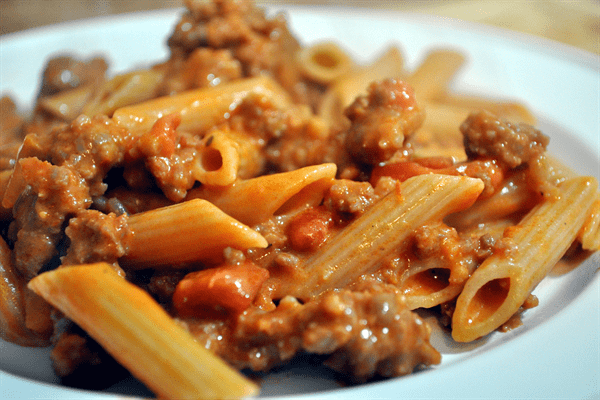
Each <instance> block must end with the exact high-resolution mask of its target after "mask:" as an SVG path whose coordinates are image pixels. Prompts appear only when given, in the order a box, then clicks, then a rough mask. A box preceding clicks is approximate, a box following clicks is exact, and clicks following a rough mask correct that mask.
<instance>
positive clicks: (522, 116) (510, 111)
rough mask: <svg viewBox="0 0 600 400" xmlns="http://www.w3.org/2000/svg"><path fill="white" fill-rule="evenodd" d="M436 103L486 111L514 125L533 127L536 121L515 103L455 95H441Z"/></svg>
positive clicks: (524, 108)
mask: <svg viewBox="0 0 600 400" xmlns="http://www.w3.org/2000/svg"><path fill="white" fill-rule="evenodd" d="M436 102H437V103H439V104H444V105H446V106H450V107H459V108H462V109H466V110H470V111H469V112H472V111H475V110H487V111H489V112H491V113H493V114H495V115H497V116H499V117H502V118H505V119H507V120H509V121H513V122H516V123H517V122H520V123H525V124H529V125H534V124H535V123H536V121H537V120H536V118H535V116H534V115H533V114H532V112H531V110H529V109H528V108H527V107H526V106H525V105H523V104H520V103H517V102H511V101H504V100H493V99H484V98H482V97H475V96H458V95H455V94H452V95H448V94H446V95H442V96H440V97H439V98H438V99H437V100H436Z"/></svg>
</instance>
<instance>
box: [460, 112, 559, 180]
mask: <svg viewBox="0 0 600 400" xmlns="http://www.w3.org/2000/svg"><path fill="white" fill-rule="evenodd" d="M460 131H461V132H462V134H463V137H464V144H465V151H466V153H467V156H468V157H469V159H475V158H477V157H480V156H483V157H494V158H496V159H498V160H499V161H500V162H503V163H504V164H506V165H507V166H508V167H509V168H515V167H518V166H519V165H521V164H523V163H527V162H529V161H531V160H533V159H535V158H537V157H538V156H539V155H540V154H542V153H543V152H544V151H545V150H546V146H548V142H549V141H550V139H549V138H548V137H547V136H546V135H544V134H543V133H542V132H540V131H539V130H537V129H535V128H534V127H532V126H530V125H527V124H513V123H511V122H508V121H505V120H504V119H502V118H499V117H496V116H495V115H493V114H492V113H490V112H488V111H480V112H477V113H473V114H471V115H469V117H468V118H467V119H466V120H465V122H463V124H462V125H461V126H460Z"/></svg>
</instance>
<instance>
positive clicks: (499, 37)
mask: <svg viewBox="0 0 600 400" xmlns="http://www.w3.org/2000/svg"><path fill="white" fill-rule="evenodd" d="M287 9H288V11H289V15H290V17H289V19H290V22H291V26H292V30H293V31H294V32H296V34H297V36H298V37H299V38H301V40H302V41H303V42H304V43H311V42H315V41H319V40H323V39H335V40H337V41H338V42H339V43H341V45H342V46H343V47H345V48H346V49H348V50H350V51H351V52H352V53H353V54H354V55H355V56H356V59H357V60H358V61H364V62H366V61H369V60H373V59H374V57H376V56H377V55H378V54H379V53H381V52H382V51H384V50H385V48H386V47H387V46H388V45H390V44H392V43H395V44H397V45H399V46H400V48H401V49H402V50H403V52H404V55H405V57H406V59H407V64H408V66H409V68H410V67H414V66H416V65H418V63H419V62H420V60H421V59H422V57H423V56H424V55H425V53H426V52H427V51H428V50H430V49H432V48H439V47H444V48H454V49H458V50H460V51H462V52H463V53H464V54H466V55H467V58H468V61H467V65H466V67H465V68H464V69H463V70H462V71H461V72H460V74H459V76H458V77H457V79H456V81H455V82H454V83H453V86H452V88H453V90H455V91H457V92H461V93H471V94H481V95H486V96H493V97H497V98H501V99H514V100H518V101H521V102H523V103H525V104H527V105H528V106H529V107H530V108H531V109H532V110H533V111H534V113H535V114H536V115H537V116H538V118H539V120H540V127H541V129H542V130H543V131H544V132H545V133H546V134H548V135H549V136H550V137H551V144H550V148H549V149H550V152H552V153H553V154H555V155H557V156H558V157H559V158H561V159H562V160H563V161H564V162H566V163H567V164H568V165H570V166H571V167H573V168H575V169H576V170H577V171H579V172H580V173H582V174H586V175H594V176H596V178H599V177H600V163H599V159H600V127H599V120H600V95H599V93H600V63H599V58H598V56H596V55H593V54H590V53H586V52H584V51H580V50H577V49H574V48H571V47H568V46H565V45H561V44H557V43H554V42H551V41H547V40H544V39H540V38H536V37H532V36H526V35H521V34H516V33H513V32H508V31H503V30H499V29H496V28H490V27H485V26H480V25H476V24H471V23H465V22H461V21H456V20H450V19H447V18H437V17H432V16H426V15H417V14H399V13H393V12H389V11H386V12H376V11H368V10H363V9H361V10H356V9H342V8H318V9H310V8H298V7H293V8H289V7H288V8H287ZM180 12H181V10H171V11H166V12H165V11H161V12H148V13H138V14H130V15H125V16H117V17H109V18H99V19H94V20H86V21H80V22H74V23H68V24H62V25H58V26H53V27H49V28H43V29H37V30H31V31H27V32H23V33H17V34H11V35H4V36H2V37H0V89H1V90H2V93H3V94H6V93H11V94H12V95H13V96H14V98H15V99H16V100H17V102H18V104H19V106H21V107H22V108H26V107H27V106H30V105H31V104H32V102H33V99H34V96H35V93H36V90H37V87H38V82H39V79H38V77H39V76H40V71H41V70H42V68H43V66H44V64H45V62H46V60H47V58H48V57H49V56H50V55H51V54H56V53H57V52H69V53H74V54H77V55H79V56H86V57H87V56H90V55H92V54H103V55H105V56H107V57H108V58H109V60H110V64H111V67H112V72H120V71H123V70H126V69H130V68H133V67H139V66H147V65H150V64H152V63H155V62H157V61H159V60H162V59H164V58H165V57H166V56H167V49H166V45H165V43H166V37H167V36H168V35H169V33H170V31H171V30H172V27H173V25H174V23H175V21H176V20H177V18H178V15H179V13H180ZM599 259H600V258H599V257H598V254H596V255H593V256H592V257H590V258H589V259H588V260H587V261H586V262H585V263H584V264H583V265H581V266H580V267H579V268H577V269H576V270H574V271H572V272H570V273H569V274H566V275H562V276H553V277H550V278H547V279H546V280H544V281H543V282H542V283H541V284H540V285H539V286H538V288H537V289H536V291H535V292H534V293H535V294H536V295H537V296H538V297H539V299H540V306H539V307H537V308H535V309H533V310H530V311H528V312H527V313H526V314H525V316H524V318H523V320H524V326H522V327H519V328H517V329H515V330H513V331H512V332H509V333H504V334H502V333H494V334H492V335H490V337H489V338H487V339H486V340H483V341H480V342H478V343H475V344H470V345H461V346H459V345H456V344H453V343H451V342H450V341H449V340H448V339H447V338H446V337H445V336H444V335H441V334H436V335H435V337H434V338H433V343H434V345H435V346H436V347H437V348H438V349H439V350H440V351H441V352H442V353H443V362H442V364H441V365H440V366H438V367H435V368H432V369H429V370H426V371H422V372H419V373H416V374H413V375H410V376H406V377H402V378H398V379H390V380H386V381H383V382H378V383H372V384H367V385H362V386H358V387H352V388H343V389H338V388H337V384H336V383H335V381H333V380H330V379H329V377H328V374H327V373H324V372H323V371H322V370H316V371H315V370H310V369H306V368H303V367H302V368H301V367H291V368H288V369H284V370H282V371H280V372H278V373H277V374H273V375H269V376H268V377H267V378H266V379H265V380H264V381H263V382H262V383H263V396H279V397H285V396H288V395H291V394H294V396H291V397H293V398H294V399H304V398H306V399H309V398H310V399H315V398H323V399H342V398H343V399H351V398H355V399H365V398H369V399H371V398H378V399H382V398H417V399H418V398H428V399H431V398H461V399H465V398H478V399H488V398H575V399H590V398H597V397H598V396H599V395H600V389H599V384H600V375H599V371H600V339H599V338H600V335H599V329H600V306H599V304H600V283H599V282H600V279H599V278H598V269H599ZM47 353H48V350H45V349H44V350H39V349H37V350H35V349H34V350H32V349H23V348H20V347H18V346H13V345H11V344H8V343H5V342H2V341H0V387H1V390H0V397H2V398H44V399H54V398H61V399H69V398H72V399H114V398H115V397H113V396H119V395H109V394H104V393H94V392H82V391H76V390H71V389H66V388H63V387H60V386H57V385H56V382H57V379H56V377H54V375H53V374H52V372H51V369H50V363H49V361H48V359H47ZM112 389H113V390H114V391H116V392H119V393H129V394H132V393H133V394H136V393H137V394H139V395H141V396H144V395H147V392H144V391H143V389H139V385H136V383H135V382H133V381H128V382H124V383H122V384H120V385H117V386H116V387H114V388H112Z"/></svg>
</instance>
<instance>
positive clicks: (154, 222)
mask: <svg viewBox="0 0 600 400" xmlns="http://www.w3.org/2000/svg"><path fill="white" fill-rule="evenodd" d="M128 223H129V227H130V229H131V231H132V235H131V239H130V241H129V242H128V245H129V246H128V252H127V254H126V255H125V256H124V257H123V258H122V263H123V264H124V265H125V266H127V267H131V268H149V267H156V266H167V265H168V266H172V267H177V266H179V265H184V264H186V263H191V262H198V261H207V262H218V261H220V260H221V259H222V257H223V250H224V249H225V248H227V247H232V248H235V249H240V250H246V249H248V248H254V247H259V248H265V247H267V246H268V243H267V241H266V240H265V238H264V237H262V236H261V235H260V234H259V233H258V232H256V231H254V230H252V229H250V228H249V227H248V226H246V225H244V224H242V223H241V222H239V221H238V220H236V219H234V218H232V217H230V216H229V215H227V214H225V213H224V212H223V211H221V210H219V209H218V208H217V207H216V206H214V205H213V204H211V203H209V202H208V201H206V200H201V199H193V200H190V201H185V202H183V203H178V204H175V205H172V206H167V207H162V208H157V209H154V210H150V211H146V212H142V213H139V214H135V215H132V216H130V217H129V222H128Z"/></svg>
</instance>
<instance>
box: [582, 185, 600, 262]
mask: <svg viewBox="0 0 600 400" xmlns="http://www.w3.org/2000/svg"><path fill="white" fill-rule="evenodd" d="M596 197H597V198H596V201H594V205H593V206H592V210H591V212H590V215H589V216H588V218H587V220H586V221H585V224H584V225H583V228H582V229H581V232H579V236H578V239H579V242H580V243H581V247H582V248H583V249H584V250H589V251H599V250H600V198H599V197H600V196H596Z"/></svg>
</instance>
